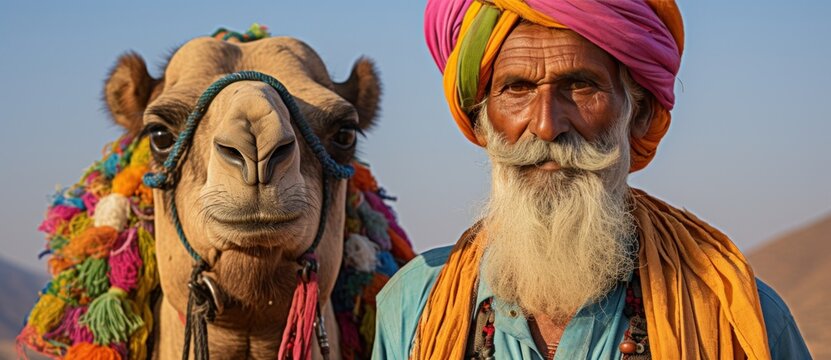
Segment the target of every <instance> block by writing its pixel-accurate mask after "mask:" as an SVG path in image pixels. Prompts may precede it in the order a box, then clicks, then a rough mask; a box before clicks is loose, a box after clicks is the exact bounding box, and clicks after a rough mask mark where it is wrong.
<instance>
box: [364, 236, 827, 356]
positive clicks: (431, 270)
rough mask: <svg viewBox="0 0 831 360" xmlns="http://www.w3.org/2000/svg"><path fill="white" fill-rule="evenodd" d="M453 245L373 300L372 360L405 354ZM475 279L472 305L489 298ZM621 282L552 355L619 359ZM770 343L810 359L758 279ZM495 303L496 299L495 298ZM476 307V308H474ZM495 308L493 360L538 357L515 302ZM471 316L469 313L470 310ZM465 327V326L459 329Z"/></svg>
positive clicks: (422, 259)
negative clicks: (475, 295)
mask: <svg viewBox="0 0 831 360" xmlns="http://www.w3.org/2000/svg"><path fill="white" fill-rule="evenodd" d="M451 249H452V246H448V247H442V248H437V249H433V250H430V251H427V252H425V253H423V254H421V255H420V256H418V257H416V258H415V259H413V260H412V261H410V263H408V264H407V265H406V266H404V267H403V268H402V269H401V270H399V271H398V273H396V274H395V276H394V277H393V278H392V279H390V281H389V282H388V283H387V284H386V286H384V289H383V290H381V292H380V293H378V297H377V299H376V301H377V304H378V310H377V311H378V313H377V318H376V327H375V345H374V348H373V352H372V358H373V359H396V360H399V359H400V360H403V359H407V358H409V354H410V351H411V349H412V340H413V337H414V335H415V330H416V325H417V324H418V319H419V317H420V316H421V312H422V310H423V309H424V305H425V304H426V302H427V298H428V296H429V295H430V290H431V289H432V287H433V285H434V284H435V282H436V278H437V277H438V274H439V271H441V268H442V267H443V266H444V263H445V262H446V261H447V258H448V256H449V255H450V251H451ZM485 283H486V282H485V281H479V288H478V292H477V297H476V304H477V306H476V308H478V305H479V304H481V303H482V301H484V300H486V299H488V298H490V297H493V292H492V291H491V290H490V289H489V288H488V286H487V285H486V284H485ZM624 284H625V283H623V282H621V283H620V284H618V286H617V287H615V289H613V290H612V291H611V293H610V294H609V295H608V296H607V297H605V298H604V299H603V300H601V301H599V302H597V303H594V304H590V305H587V306H585V307H583V308H582V309H580V311H578V312H577V314H576V315H575V316H574V318H572V319H571V321H570V322H569V323H568V326H566V329H565V332H564V333H563V336H562V338H561V339H560V344H559V346H558V347H557V353H556V356H555V359H558V360H559V359H619V358H620V357H621V353H620V351H619V350H618V346H619V344H620V343H621V341H623V336H624V332H625V331H626V328H627V327H628V326H629V323H628V321H627V320H626V317H625V316H623V305H624V300H625V292H626V286H625V285H624ZM756 284H757V287H758V289H759V298H760V300H761V305H762V313H763V316H764V320H765V327H766V328H767V331H768V343H769V345H770V350H771V355H772V357H773V358H774V359H810V358H811V355H810V353H809V352H808V348H807V347H806V346H805V342H804V341H803V340H802V336H801V335H800V333H799V329H798V328H797V327H796V323H795V322H794V319H793V317H792V316H791V313H790V311H789V310H788V307H787V306H786V305H785V303H784V302H783V301H782V299H781V298H780V297H779V295H777V294H776V292H775V291H773V289H771V288H770V287H769V286H767V285H766V284H765V283H763V282H762V281H760V280H758V279H757V280H756ZM495 301H497V302H498V301H499V299H495ZM476 308H474V311H475V309H476ZM493 308H494V310H495V321H494V327H495V328H496V331H495V333H494V338H493V342H494V350H495V358H496V359H534V360H542V359H543V357H542V355H541V353H540V352H539V351H538V350H537V346H536V344H535V343H534V340H533V338H532V337H531V331H530V329H529V328H528V322H527V321H526V320H525V317H524V316H523V315H522V311H520V309H519V308H517V307H516V306H511V305H506V304H499V305H498V306H494V307H493ZM471 316H473V314H471ZM460 331H468V329H460Z"/></svg>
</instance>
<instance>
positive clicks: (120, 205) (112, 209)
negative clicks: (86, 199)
mask: <svg viewBox="0 0 831 360" xmlns="http://www.w3.org/2000/svg"><path fill="white" fill-rule="evenodd" d="M129 218H130V199H128V198H127V197H125V196H124V195H121V194H116V193H112V194H109V195H107V196H105V197H103V198H101V200H99V201H98V204H96V205H95V214H93V219H94V220H95V226H110V227H112V228H114V229H116V230H118V231H121V230H123V229H124V227H125V226H127V221H128V220H129Z"/></svg>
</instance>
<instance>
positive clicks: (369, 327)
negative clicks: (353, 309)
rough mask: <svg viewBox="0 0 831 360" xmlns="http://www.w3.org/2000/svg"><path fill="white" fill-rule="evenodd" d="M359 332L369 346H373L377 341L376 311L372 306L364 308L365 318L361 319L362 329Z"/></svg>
mask: <svg viewBox="0 0 831 360" xmlns="http://www.w3.org/2000/svg"><path fill="white" fill-rule="evenodd" d="M358 332H360V333H361V336H363V338H364V342H366V343H368V344H371V343H372V341H373V340H374V339H375V309H374V308H372V306H368V305H367V306H364V316H363V318H362V319H361V327H360V328H359V329H358ZM370 348H372V347H370Z"/></svg>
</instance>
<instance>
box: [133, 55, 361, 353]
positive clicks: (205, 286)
mask: <svg viewBox="0 0 831 360" xmlns="http://www.w3.org/2000/svg"><path fill="white" fill-rule="evenodd" d="M237 81H261V82H264V83H266V84H268V85H270V86H271V87H272V88H273V89H274V90H276V91H277V93H278V94H280V98H281V99H282V100H283V103H285V105H286V107H287V108H288V110H289V114H290V116H291V119H292V120H293V121H294V123H295V125H296V126H297V128H298V130H299V131H300V133H301V135H302V136H303V139H304V140H305V142H306V144H307V145H308V146H309V147H310V148H311V149H312V152H313V153H314V154H315V157H317V159H318V160H319V161H320V163H321V165H322V168H323V174H322V189H323V190H322V192H323V204H322V206H321V210H320V221H319V222H318V227H317V233H316V234H315V237H314V240H313V241H312V244H311V245H310V246H309V248H308V249H307V250H306V251H305V252H304V253H303V255H301V256H300V257H299V258H298V259H297V262H298V263H299V265H300V270H298V273H297V287H296V288H295V291H294V296H293V297H292V302H291V309H290V310H289V316H288V319H287V323H286V327H285V329H284V330H283V336H282V341H281V343H280V351H279V357H278V358H279V359H280V360H283V359H294V360H305V359H310V358H311V353H312V352H311V342H312V339H311V337H312V330H313V329H315V334H316V337H317V340H318V344H319V345H320V350H321V353H322V354H323V356H324V358H328V354H329V340H328V336H327V334H326V329H325V328H324V323H323V314H322V312H321V309H320V302H319V301H318V297H319V295H320V290H319V286H318V276H317V270H318V262H317V256H315V249H316V248H317V246H318V244H320V240H321V238H322V237H323V232H324V230H325V229H326V214H327V212H328V209H329V205H330V202H331V199H330V189H329V180H330V179H335V180H340V179H347V178H349V177H351V176H352V174H353V173H354V171H355V170H354V169H353V168H352V167H351V166H349V165H344V164H339V163H337V162H336V161H335V160H334V159H332V157H331V156H329V153H327V152H326V148H325V147H324V146H323V144H322V143H321V142H320V139H319V138H318V137H317V135H315V133H314V132H313V131H312V128H311V126H310V125H309V123H308V122H306V120H305V118H304V117H303V114H302V113H301V112H300V110H299V108H298V107H297V104H296V103H295V101H294V97H293V96H292V95H291V94H290V93H289V92H288V90H286V88H285V86H283V84H282V83H280V82H279V81H277V79H275V78H273V77H271V76H269V75H266V74H263V73H260V72H256V71H241V72H236V73H233V74H230V75H227V76H225V77H223V78H221V79H219V80H217V81H216V82H214V83H213V84H211V86H209V87H208V88H207V89H206V90H205V92H203V93H202V95H201V96H200V97H199V100H198V101H197V103H196V107H195V108H194V109H193V111H192V112H191V113H190V114H189V115H188V118H187V121H186V122H185V128H184V129H183V130H182V132H180V133H179V136H178V138H177V139H176V142H175V143H174V144H173V147H172V148H171V151H170V154H169V155H168V157H167V159H166V160H165V162H164V163H163V164H162V166H163V168H162V170H161V171H160V172H158V173H148V174H145V175H144V179H143V180H144V183H145V184H146V185H147V186H149V187H153V188H157V189H162V190H169V191H170V214H171V218H172V221H173V226H174V227H175V228H176V232H177V234H178V235H179V240H180V242H181V243H182V245H183V246H184V247H185V249H186V250H187V251H188V253H189V254H190V256H191V257H192V258H193V260H194V262H195V265H194V267H193V272H192V273H191V277H190V281H189V282H188V288H189V296H188V305H187V315H186V321H185V342H184V349H183V351H182V359H183V360H187V359H188V358H189V355H190V343H191V338H193V342H194V349H193V353H194V357H195V358H196V359H197V360H207V359H208V358H209V352H208V325H207V323H208V322H210V321H213V320H214V319H215V317H216V316H217V315H218V314H220V313H221V312H222V306H223V304H222V301H221V299H220V298H219V291H218V287H217V286H216V284H215V283H214V282H213V280H211V279H210V278H209V277H207V276H203V275H202V273H203V272H204V271H206V270H208V268H209V267H208V264H207V263H206V262H205V261H204V260H203V259H202V257H201V256H199V254H197V253H196V251H194V249H193V248H192V247H191V246H190V243H189V242H188V239H187V237H186V236H185V232H184V230H183V229H182V224H181V223H180V221H179V213H178V211H177V210H176V184H177V181H178V177H179V173H178V169H179V167H180V166H181V164H182V163H183V162H184V161H185V158H184V157H183V154H185V153H186V152H187V149H188V148H189V147H190V145H191V143H192V140H193V135H194V133H195V132H196V127H197V126H198V125H199V122H200V120H201V119H202V117H203V116H204V115H205V112H207V110H208V106H209V105H210V103H211V101H212V100H213V99H214V98H215V97H216V95H217V94H219V92H220V91H222V89H224V88H225V87H226V86H228V85H229V84H232V83H234V82H237Z"/></svg>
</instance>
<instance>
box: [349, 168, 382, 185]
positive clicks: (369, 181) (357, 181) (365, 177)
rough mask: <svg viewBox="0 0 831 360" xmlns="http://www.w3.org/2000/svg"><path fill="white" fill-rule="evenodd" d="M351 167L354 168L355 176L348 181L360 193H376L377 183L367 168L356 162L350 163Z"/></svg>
mask: <svg viewBox="0 0 831 360" xmlns="http://www.w3.org/2000/svg"><path fill="white" fill-rule="evenodd" d="M352 167H354V168H355V174H354V175H352V178H350V179H349V182H350V183H352V184H353V185H354V186H355V187H356V188H358V190H361V191H372V192H376V191H378V183H377V182H376V181H375V178H374V177H373V176H372V173H371V172H370V171H369V168H368V167H366V166H364V165H362V164H361V163H359V162H357V161H353V162H352Z"/></svg>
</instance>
